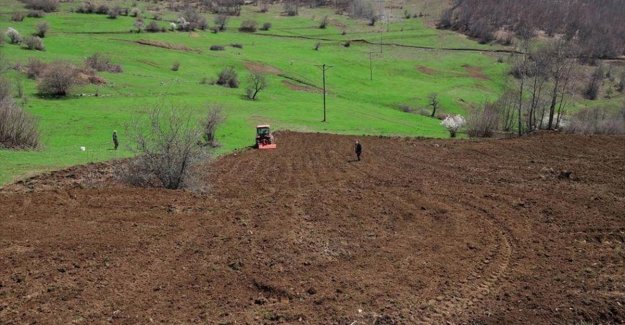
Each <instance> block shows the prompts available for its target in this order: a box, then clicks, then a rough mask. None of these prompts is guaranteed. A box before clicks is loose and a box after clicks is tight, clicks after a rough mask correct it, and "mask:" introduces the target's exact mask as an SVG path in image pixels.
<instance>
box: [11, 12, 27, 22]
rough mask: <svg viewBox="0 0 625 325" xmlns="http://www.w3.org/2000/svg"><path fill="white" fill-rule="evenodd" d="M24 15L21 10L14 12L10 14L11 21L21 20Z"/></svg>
mask: <svg viewBox="0 0 625 325" xmlns="http://www.w3.org/2000/svg"><path fill="white" fill-rule="evenodd" d="M25 16H26V15H24V13H23V12H14V13H13V15H11V21H15V22H20V21H23V20H24V17H25Z"/></svg>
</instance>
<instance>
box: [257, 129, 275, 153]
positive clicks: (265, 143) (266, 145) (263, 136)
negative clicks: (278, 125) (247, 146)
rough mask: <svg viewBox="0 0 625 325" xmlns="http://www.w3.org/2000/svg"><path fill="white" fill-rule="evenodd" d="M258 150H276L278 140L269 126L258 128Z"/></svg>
mask: <svg viewBox="0 0 625 325" xmlns="http://www.w3.org/2000/svg"><path fill="white" fill-rule="evenodd" d="M256 148H258V149H276V139H274V137H273V134H271V128H270V127H269V125H257V126H256Z"/></svg>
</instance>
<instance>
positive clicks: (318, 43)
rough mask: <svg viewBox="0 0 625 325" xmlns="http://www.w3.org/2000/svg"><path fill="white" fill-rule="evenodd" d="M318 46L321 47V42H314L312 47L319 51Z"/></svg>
mask: <svg viewBox="0 0 625 325" xmlns="http://www.w3.org/2000/svg"><path fill="white" fill-rule="evenodd" d="M320 47H321V42H317V43H315V47H314V49H315V51H319V48H320Z"/></svg>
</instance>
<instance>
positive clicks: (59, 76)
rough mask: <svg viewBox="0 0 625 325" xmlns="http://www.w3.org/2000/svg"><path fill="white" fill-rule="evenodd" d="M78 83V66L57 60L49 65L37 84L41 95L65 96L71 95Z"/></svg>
mask: <svg viewBox="0 0 625 325" xmlns="http://www.w3.org/2000/svg"><path fill="white" fill-rule="evenodd" d="M76 83H77V78H76V68H75V67H74V66H73V65H71V64H69V63H66V62H62V61H57V62H53V63H51V64H49V65H48V66H47V68H46V69H45V71H44V72H43V74H42V75H41V78H40V80H39V83H38V84H37V90H38V91H39V95H40V96H46V97H63V96H67V95H69V93H70V91H71V90H72V88H73V87H74V85H76Z"/></svg>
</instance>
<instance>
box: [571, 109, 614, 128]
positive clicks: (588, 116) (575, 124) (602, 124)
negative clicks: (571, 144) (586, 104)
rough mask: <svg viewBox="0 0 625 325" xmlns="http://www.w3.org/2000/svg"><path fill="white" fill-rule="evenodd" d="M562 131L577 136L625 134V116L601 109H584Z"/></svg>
mask: <svg viewBox="0 0 625 325" xmlns="http://www.w3.org/2000/svg"><path fill="white" fill-rule="evenodd" d="M563 128H564V130H565V131H566V132H568V133H578V134H625V116H624V115H623V114H619V113H610V112H609V111H608V110H606V109H601V108H585V109H582V110H581V111H579V112H578V113H577V114H575V115H574V116H573V117H572V118H571V120H570V121H568V123H564V126H563Z"/></svg>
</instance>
